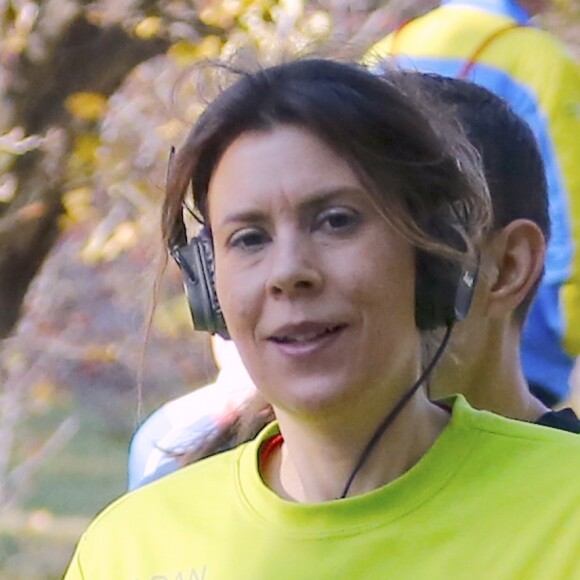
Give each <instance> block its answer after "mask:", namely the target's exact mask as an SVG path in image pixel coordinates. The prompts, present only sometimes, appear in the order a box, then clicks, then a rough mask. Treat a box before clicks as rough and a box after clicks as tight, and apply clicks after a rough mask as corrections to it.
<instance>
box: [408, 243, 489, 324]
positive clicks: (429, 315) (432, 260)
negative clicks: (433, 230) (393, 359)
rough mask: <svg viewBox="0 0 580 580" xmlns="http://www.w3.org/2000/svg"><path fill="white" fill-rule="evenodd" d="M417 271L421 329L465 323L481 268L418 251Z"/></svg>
mask: <svg viewBox="0 0 580 580" xmlns="http://www.w3.org/2000/svg"><path fill="white" fill-rule="evenodd" d="M416 268H417V269H416V272H417V277H416V281H415V323H416V325H417V328H418V329H419V330H433V329H434V328H437V327H439V326H449V325H451V324H453V323H454V322H455V321H457V320H463V319H464V318H465V317H466V316H467V314H468V313H469V308H470V306H471V302H472V300H473V293H474V291H475V284H476V282H477V273H478V267H477V266H475V267H474V268H472V269H469V268H463V267H461V265H460V264H459V263H457V262H453V261H451V260H446V259H445V258H441V257H438V256H434V255H433V254H427V253H426V252H423V251H418V252H417V257H416Z"/></svg>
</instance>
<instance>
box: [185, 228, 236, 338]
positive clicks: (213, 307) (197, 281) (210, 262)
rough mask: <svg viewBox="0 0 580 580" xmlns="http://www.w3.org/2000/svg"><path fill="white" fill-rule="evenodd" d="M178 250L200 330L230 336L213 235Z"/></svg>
mask: <svg viewBox="0 0 580 580" xmlns="http://www.w3.org/2000/svg"><path fill="white" fill-rule="evenodd" d="M175 253H176V254H177V259H178V263H179V266H180V268H181V273H182V275H183V282H184V287H185V293H186V295H187V300H188V302H189V308H190V310H191V315H192V318H193V326H194V327H195V329H196V330H202V331H206V332H209V333H210V334H219V335H220V336H221V337H222V338H226V339H228V338H229V333H228V330H227V327H226V323H225V320H224V317H223V314H222V309H221V307H220V304H219V301H218V298H217V294H216V290H215V282H214V280H215V267H214V255H213V246H212V242H211V238H210V237H209V235H208V234H207V233H205V232H202V233H201V234H200V235H199V236H196V237H194V238H192V239H191V240H190V242H189V243H188V244H187V245H186V246H181V247H180V248H178V249H177V250H176V251H175Z"/></svg>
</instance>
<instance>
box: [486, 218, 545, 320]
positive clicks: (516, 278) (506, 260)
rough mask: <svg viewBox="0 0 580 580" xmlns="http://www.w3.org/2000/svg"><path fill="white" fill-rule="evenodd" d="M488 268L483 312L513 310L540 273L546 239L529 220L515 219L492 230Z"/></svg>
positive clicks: (532, 286)
mask: <svg viewBox="0 0 580 580" xmlns="http://www.w3.org/2000/svg"><path fill="white" fill-rule="evenodd" d="M486 253H488V258H489V261H490V262H491V264H490V266H491V268H489V270H490V271H492V272H493V274H491V273H490V274H488V279H489V295H488V300H487V314H488V315H489V316H492V317H496V316H506V315H508V314H513V312H514V311H515V310H516V308H517V307H518V306H519V305H520V304H521V303H522V301H523V300H524V298H526V296H527V295H528V293H529V292H530V291H531V290H532V289H533V288H534V286H535V284H536V283H537V281H538V279H539V278H540V276H541V275H542V272H543V268H544V258H545V254H546V239H545V237H544V234H543V233H542V230H540V228H539V227H538V226H537V225H536V224H535V223H534V222H532V221H530V220H526V219H518V220H515V221H513V222H510V223H509V224H508V225H507V226H505V227H504V228H502V229H501V230H500V231H498V232H496V233H495V234H492V239H491V241H490V243H489V244H488V247H487V249H486Z"/></svg>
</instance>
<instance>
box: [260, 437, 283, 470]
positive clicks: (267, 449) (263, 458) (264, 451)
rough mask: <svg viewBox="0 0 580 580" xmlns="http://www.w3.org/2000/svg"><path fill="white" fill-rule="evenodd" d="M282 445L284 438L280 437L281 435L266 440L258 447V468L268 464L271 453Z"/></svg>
mask: <svg viewBox="0 0 580 580" xmlns="http://www.w3.org/2000/svg"><path fill="white" fill-rule="evenodd" d="M282 443H284V437H282V434H281V433H278V434H277V435H274V436H272V437H270V439H267V440H266V441H264V443H262V446H261V447H260V466H262V465H265V464H266V463H268V461H269V460H270V457H271V456H272V453H274V451H276V449H277V448H278V447H280V446H281V445H282Z"/></svg>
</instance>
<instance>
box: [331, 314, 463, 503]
mask: <svg viewBox="0 0 580 580" xmlns="http://www.w3.org/2000/svg"><path fill="white" fill-rule="evenodd" d="M452 330H453V323H450V324H448V325H447V329H446V331H445V335H444V336H443V339H442V340H441V343H440V344H439V346H438V347H437V351H436V352H435V354H434V355H433V358H432V359H431V362H430V363H429V364H428V365H427V366H426V367H425V370H424V371H423V372H422V373H421V375H420V376H419V378H418V379H417V381H416V382H415V384H414V385H413V386H412V387H411V388H410V389H409V390H408V391H407V392H406V393H405V394H404V395H403V396H402V397H401V399H400V400H399V402H398V403H397V404H396V405H395V406H394V407H393V409H392V410H391V412H390V413H389V414H388V415H387V416H386V417H385V419H384V420H383V422H382V423H381V424H380V425H379V426H378V427H377V430H376V431H375V432H374V434H373V436H372V437H371V438H370V440H369V442H368V443H367V445H366V447H365V448H364V449H363V452H362V453H361V454H360V458H359V460H358V462H357V464H356V465H355V467H354V469H353V470H352V472H351V474H350V476H349V478H348V480H347V481H346V484H345V486H344V489H343V491H342V493H341V494H340V496H339V498H338V499H345V498H346V496H347V494H348V492H349V490H350V488H351V486H352V482H353V481H354V478H355V477H356V476H357V475H358V472H359V471H360V470H361V468H362V466H363V465H364V463H365V461H366V460H367V459H368V457H369V455H370V454H371V452H372V451H373V449H374V448H375V446H376V444H377V443H378V442H379V439H380V438H381V437H382V436H383V435H384V434H385V431H386V430H387V429H388V428H389V427H390V426H391V425H392V424H393V422H394V421H395V419H396V418H397V417H398V416H399V413H400V412H401V411H402V410H403V409H404V407H405V405H406V404H407V403H408V402H409V401H410V400H411V398H412V397H413V395H414V394H415V393H416V392H417V390H418V389H419V387H420V386H421V385H422V384H423V383H424V382H425V381H426V380H427V379H428V378H429V377H430V375H431V373H432V372H433V369H434V368H435V365H436V364H437V363H438V362H439V359H440V358H441V355H442V354H443V353H444V352H445V348H446V347H447V343H448V342H449V337H450V336H451V331H452Z"/></svg>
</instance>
